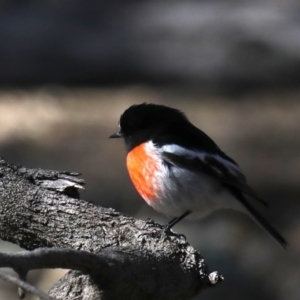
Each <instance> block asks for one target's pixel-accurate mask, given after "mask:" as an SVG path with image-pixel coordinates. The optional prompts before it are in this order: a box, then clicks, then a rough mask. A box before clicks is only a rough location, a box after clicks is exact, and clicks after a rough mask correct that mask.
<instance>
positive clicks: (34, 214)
mask: <svg viewBox="0 0 300 300" xmlns="http://www.w3.org/2000/svg"><path fill="white" fill-rule="evenodd" d="M77 175H78V174H77V173H68V172H56V171H46V170H40V169H38V170H32V169H26V168H22V167H18V166H13V165H9V164H8V163H6V162H5V161H4V160H1V161H0V176H1V178H0V197H1V201H0V238H1V239H3V240H7V241H10V242H13V243H16V244H18V245H19V246H21V247H22V248H25V249H27V250H33V249H36V248H41V247H51V248H54V247H55V248H64V249H74V250H84V251H88V252H92V253H98V254H99V255H100V254H101V255H104V257H106V258H107V262H108V267H107V269H105V268H104V267H103V265H101V264H97V263H94V270H93V271H91V270H89V271H86V273H87V274H89V275H84V274H83V273H81V272H79V271H70V272H69V273H68V274H67V275H66V276H64V277H63V278H62V279H61V280H60V281H59V282H58V283H56V284H55V286H54V287H53V288H52V290H51V291H50V295H51V296H53V297H56V298H59V299H66V300H67V299H74V298H75V297H76V299H190V298H192V297H193V296H195V295H196V294H197V293H199V292H200V291H201V290H203V289H204V288H205V287H208V286H213V285H215V284H216V283H217V282H219V281H221V280H222V277H221V276H218V274H217V273H216V272H213V273H209V271H208V268H207V266H206V264H205V262H204V259H203V258H202V257H201V255H200V254H199V253H198V252H197V251H196V250H195V249H193V247H191V246H190V245H189V243H188V242H187V241H186V239H185V237H184V236H181V235H177V234H172V233H171V234H167V233H165V232H164V231H163V227H162V226H160V225H158V224H155V223H154V222H153V221H151V220H148V221H142V220H136V219H134V218H131V217H127V216H124V215H122V214H120V213H118V212H116V211H115V210H113V209H104V208H101V207H96V206H95V205H93V204H91V203H88V202H86V201H83V200H80V199H78V196H79V194H78V192H77V191H78V189H81V188H82V186H83V184H84V182H83V180H81V179H78V178H77ZM0 259H1V257H0ZM44 266H45V265H44V264H41V266H40V267H41V268H42V267H44ZM100 266H102V267H100ZM12 267H14V266H12ZM61 267H66V265H65V264H63V263H62V264H61ZM27 269H28V268H27ZM73 269H75V270H77V269H78V268H76V267H75V266H74V268H73ZM79 269H80V268H79ZM80 270H82V269H80ZM105 274H106V275H105Z"/></svg>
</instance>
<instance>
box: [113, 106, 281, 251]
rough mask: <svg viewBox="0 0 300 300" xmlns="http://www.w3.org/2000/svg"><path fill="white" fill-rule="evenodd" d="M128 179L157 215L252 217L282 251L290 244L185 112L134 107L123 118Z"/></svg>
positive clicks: (121, 126) (177, 217) (230, 164)
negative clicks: (221, 212)
mask: <svg viewBox="0 0 300 300" xmlns="http://www.w3.org/2000/svg"><path fill="white" fill-rule="evenodd" d="M110 137H111V138H124V140H125V144H126V149H127V152H128V154H127V159H126V162H127V168H128V172H129V175H130V178H131V180H132V182H133V184H134V186H135V188H136V189H137V191H138V192H139V194H140V195H141V196H142V197H143V198H144V200H145V201H146V202H147V203H148V204H149V205H150V206H152V207H153V208H154V209H155V210H157V211H158V212H161V213H163V214H165V215H168V216H173V217H175V219H173V220H172V221H171V222H170V223H169V224H168V225H167V227H166V229H168V230H169V229H170V228H171V227H172V226H174V225H175V224H176V223H178V222H179V221H180V220H182V219H183V218H185V217H188V218H202V217H205V216H207V215H208V214H210V213H211V212H213V211H215V210H217V209H224V208H231V209H235V210H238V211H242V212H243V213H246V214H248V215H250V216H251V217H252V218H253V219H254V220H255V221H256V222H257V223H258V224H260V225H261V226H262V227H263V228H264V229H265V230H266V231H267V232H268V233H269V234H270V235H271V236H273V238H274V239H276V240H277V241H278V242H279V243H280V244H281V245H282V246H283V247H286V246H287V242H286V240H285V239H284V238H283V237H282V236H281V234H280V233H279V232H278V231H277V230H276V229H275V228H274V227H272V226H271V225H270V224H269V223H268V222H267V221H266V220H265V219H264V218H263V217H262V216H261V215H260V214H259V213H258V212H257V211H256V210H255V209H254V208H253V206H252V205H251V204H250V202H249V201H248V199H246V197H245V196H249V197H250V198H253V199H255V200H258V202H260V203H261V204H263V205H265V206H267V203H266V202H265V201H264V200H262V199H261V198H259V197H258V195H257V194H256V193H255V191H254V190H253V189H252V188H251V187H250V186H249V185H248V184H247V182H246V177H245V175H244V174H243V172H242V171H241V169H240V167H239V166H238V164H237V163H236V162H235V161H234V160H233V159H231V158H230V157H229V156H227V155H226V154H225V153H224V152H222V151H221V149H220V148H219V147H218V146H217V145H216V143H215V142H214V141H213V140H212V139H211V138H210V137H208V136H207V135H206V134H205V133H204V132H203V131H201V130H200V129H198V128H197V127H195V126H194V125H193V124H192V123H190V121H189V120H188V119H187V117H186V116H185V115H184V113H182V112H181V111H179V110H177V109H174V108H171V107H167V106H163V105H156V104H146V103H143V104H139V105H132V106H130V107H129V108H128V109H127V110H125V112H124V113H123V114H122V115H121V117H120V121H119V130H118V132H117V133H115V134H113V135H111V136H110Z"/></svg>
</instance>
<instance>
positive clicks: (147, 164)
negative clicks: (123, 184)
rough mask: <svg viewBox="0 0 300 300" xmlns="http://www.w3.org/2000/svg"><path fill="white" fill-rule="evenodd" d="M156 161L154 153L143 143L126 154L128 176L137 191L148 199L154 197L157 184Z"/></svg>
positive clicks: (150, 199) (153, 198)
mask: <svg viewBox="0 0 300 300" xmlns="http://www.w3.org/2000/svg"><path fill="white" fill-rule="evenodd" d="M158 167H159V166H158V162H157V159H156V158H155V155H151V151H149V149H147V145H146V143H143V144H141V145H139V146H137V147H135V148H134V149H133V150H131V151H130V152H129V153H128V154H127V169H128V172H129V176H130V178H131V180H132V182H133V184H134V186H135V188H136V189H137V191H138V192H139V194H140V195H141V196H142V197H143V198H144V199H145V200H148V201H152V200H155V199H156V192H157V184H155V181H156V180H155V173H156V172H157V171H158Z"/></svg>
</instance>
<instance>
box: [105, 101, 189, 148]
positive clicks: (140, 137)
mask: <svg viewBox="0 0 300 300" xmlns="http://www.w3.org/2000/svg"><path fill="white" fill-rule="evenodd" d="M182 122H188V121H187V118H186V117H185V115H184V114H183V113H182V112H181V111H179V110H177V109H174V108H171V107H167V106H163V105H157V104H147V103H143V104H139V105H132V106H130V107H129V108H128V109H126V110H125V111H124V113H123V114H122V115H121V118H120V121H119V131H118V132H117V133H115V134H113V135H112V136H110V137H111V138H117V137H123V138H124V139H125V143H126V147H127V150H128V151H130V150H131V149H133V148H134V147H136V146H138V145H139V144H141V143H144V142H147V141H149V140H152V139H153V138H154V137H157V136H158V135H159V134H163V133H164V132H165V130H166V129H170V128H172V127H174V126H175V125H176V124H177V125H178V124H180V123H182ZM175 127H177V126H175Z"/></svg>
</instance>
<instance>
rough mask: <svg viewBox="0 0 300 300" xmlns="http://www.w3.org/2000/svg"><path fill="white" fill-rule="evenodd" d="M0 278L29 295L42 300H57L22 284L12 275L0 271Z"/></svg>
mask: <svg viewBox="0 0 300 300" xmlns="http://www.w3.org/2000/svg"><path fill="white" fill-rule="evenodd" d="M0 278H1V279H3V280H6V281H8V282H10V283H13V284H15V285H17V286H18V287H19V288H22V289H23V290H26V291H27V292H29V293H31V294H34V295H36V296H39V297H40V298H41V299H43V300H58V299H55V298H53V297H50V296H48V295H47V294H45V293H44V292H42V291H40V290H39V289H37V288H36V287H34V286H32V285H30V284H29V283H27V282H24V281H22V280H20V279H18V278H17V277H15V276H13V275H10V274H7V273H4V272H2V271H0Z"/></svg>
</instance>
